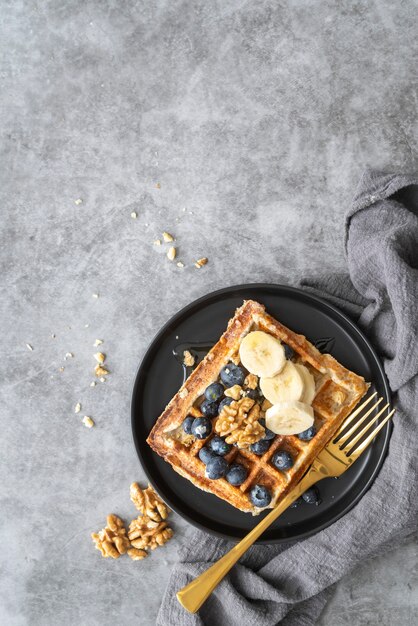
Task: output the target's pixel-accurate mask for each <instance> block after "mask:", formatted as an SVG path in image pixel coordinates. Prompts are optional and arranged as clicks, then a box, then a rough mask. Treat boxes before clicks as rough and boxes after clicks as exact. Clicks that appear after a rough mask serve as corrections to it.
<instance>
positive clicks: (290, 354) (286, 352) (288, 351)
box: [283, 343, 295, 359]
mask: <svg viewBox="0 0 418 626" xmlns="http://www.w3.org/2000/svg"><path fill="white" fill-rule="evenodd" d="M283 348H284V355H285V357H286V359H293V357H294V356H295V351H294V350H293V348H291V347H290V346H288V345H287V343H284V344H283Z"/></svg>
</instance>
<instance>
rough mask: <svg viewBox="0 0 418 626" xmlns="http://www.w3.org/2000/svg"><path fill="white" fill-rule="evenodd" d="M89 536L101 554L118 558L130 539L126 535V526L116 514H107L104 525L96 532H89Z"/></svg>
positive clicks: (124, 550) (127, 546)
mask: <svg viewBox="0 0 418 626" xmlns="http://www.w3.org/2000/svg"><path fill="white" fill-rule="evenodd" d="M91 538H92V539H93V541H94V543H95V544H96V548H97V549H98V550H100V552H101V554H102V556H104V557H105V558H108V557H109V556H110V557H111V558H112V559H118V558H119V557H120V555H121V554H125V552H126V551H127V550H128V548H129V545H130V541H129V539H128V537H127V535H126V528H125V526H124V525H123V522H122V520H121V519H120V517H118V516H117V515H108V516H107V518H106V526H105V527H104V528H103V529H102V530H100V531H99V532H98V533H91Z"/></svg>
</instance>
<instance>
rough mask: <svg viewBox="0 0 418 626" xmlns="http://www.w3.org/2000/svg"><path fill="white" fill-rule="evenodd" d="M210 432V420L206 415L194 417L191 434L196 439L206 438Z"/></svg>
mask: <svg viewBox="0 0 418 626" xmlns="http://www.w3.org/2000/svg"><path fill="white" fill-rule="evenodd" d="M211 432H212V422H211V421H210V419H209V418H207V417H196V419H194V420H193V424H192V435H194V436H195V437H196V439H206V437H209V435H210V433H211Z"/></svg>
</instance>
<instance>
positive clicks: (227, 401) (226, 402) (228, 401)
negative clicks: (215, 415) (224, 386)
mask: <svg viewBox="0 0 418 626" xmlns="http://www.w3.org/2000/svg"><path fill="white" fill-rule="evenodd" d="M231 402H233V399H232V398H224V399H223V400H222V401H221V402H220V403H219V406H218V411H219V413H220V412H221V411H222V409H223V408H224V406H229V405H230V404H231Z"/></svg>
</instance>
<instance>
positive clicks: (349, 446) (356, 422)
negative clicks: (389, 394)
mask: <svg viewBox="0 0 418 626" xmlns="http://www.w3.org/2000/svg"><path fill="white" fill-rule="evenodd" d="M376 395H377V391H375V392H374V393H373V394H372V395H371V396H369V397H368V398H367V399H366V400H365V401H364V402H362V404H360V406H358V407H357V409H356V410H355V411H353V413H352V414H351V415H350V416H349V417H348V418H347V419H346V420H345V422H344V423H343V425H342V426H341V428H340V430H339V431H338V432H337V436H336V437H335V438H334V441H333V443H335V444H338V446H339V449H340V450H344V451H345V453H346V455H347V456H350V455H351V454H352V453H353V452H355V454H356V455H359V454H361V453H362V452H363V451H364V450H365V448H367V446H368V445H369V444H370V443H371V441H372V440H373V439H374V438H375V437H376V435H377V434H378V433H379V432H380V430H382V428H383V426H384V425H385V424H386V422H388V421H389V419H390V418H391V417H392V415H393V414H394V412H395V409H392V410H391V411H390V412H389V413H388V414H387V415H386V417H385V418H384V419H383V420H382V421H381V422H380V423H377V422H378V420H379V419H380V418H381V416H382V415H383V414H384V413H385V411H386V410H387V409H388V408H389V403H387V404H385V406H384V407H383V408H382V409H380V411H379V412H378V413H376V414H375V415H373V417H372V418H370V419H369V420H368V419H367V418H369V416H370V415H372V413H373V412H375V411H376V410H377V408H378V406H379V404H380V403H381V402H382V400H383V398H379V399H378V400H377V401H376V402H374V404H373V405H372V406H371V407H369V408H368V410H367V411H366V413H364V414H363V415H361V413H362V412H363V410H364V409H365V408H366V407H367V406H368V405H369V404H370V402H371V401H372V400H373V398H375V397H376ZM360 415H361V417H359V416H360ZM356 418H359V419H356ZM362 424H365V425H364V426H363V427H362V428H360V426H361V425H362ZM376 424H377V425H376ZM364 437H365V439H364V440H363V438H364ZM358 444H359V445H358Z"/></svg>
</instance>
